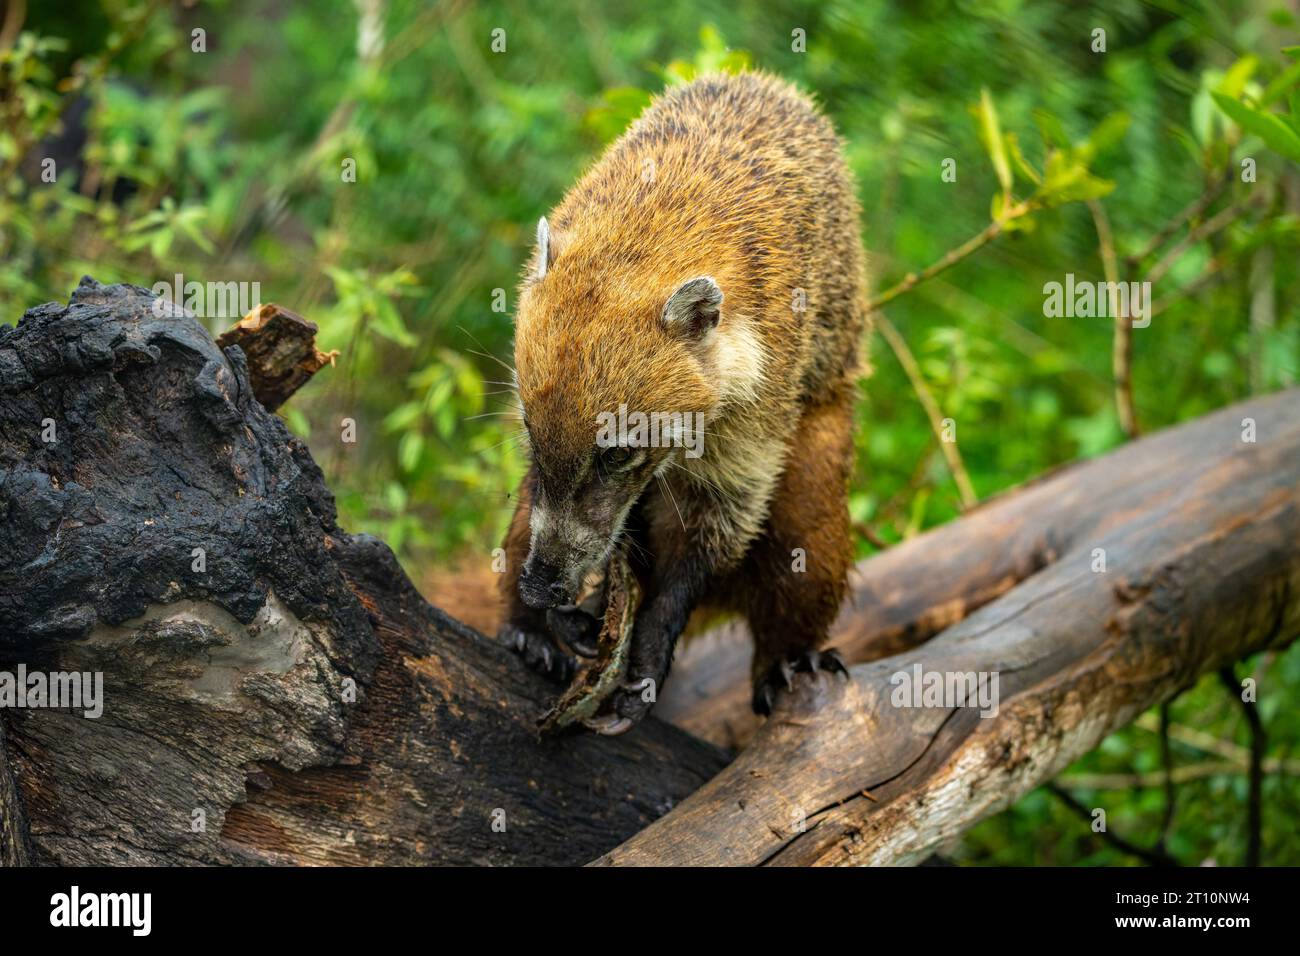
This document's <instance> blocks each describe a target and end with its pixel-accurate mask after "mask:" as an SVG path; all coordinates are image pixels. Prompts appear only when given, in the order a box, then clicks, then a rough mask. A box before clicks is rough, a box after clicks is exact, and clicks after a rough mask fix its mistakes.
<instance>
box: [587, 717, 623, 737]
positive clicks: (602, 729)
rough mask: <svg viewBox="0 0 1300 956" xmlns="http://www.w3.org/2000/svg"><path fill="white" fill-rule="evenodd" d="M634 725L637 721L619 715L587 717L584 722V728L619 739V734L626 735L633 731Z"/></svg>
mask: <svg viewBox="0 0 1300 956" xmlns="http://www.w3.org/2000/svg"><path fill="white" fill-rule="evenodd" d="M634 723H636V721H634V720H632V719H631V718H629V717H620V716H619V715H618V714H602V715H601V716H599V717H587V718H586V719H584V720H583V722H582V726H584V727H586V728H587V729H588V730H594V731H595V732H596V733H598V734H601V735H603V736H605V737H617V736H618V735H619V734H625V733H627V732H628V731H629V730H631V729H632V725H633V724H634Z"/></svg>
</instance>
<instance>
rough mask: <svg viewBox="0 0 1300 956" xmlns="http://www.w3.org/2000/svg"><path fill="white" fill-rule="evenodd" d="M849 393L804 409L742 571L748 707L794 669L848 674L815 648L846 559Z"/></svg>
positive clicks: (836, 600) (849, 546)
mask: <svg viewBox="0 0 1300 956" xmlns="http://www.w3.org/2000/svg"><path fill="white" fill-rule="evenodd" d="M852 394H853V392H852V387H851V386H850V385H847V384H846V385H845V386H843V387H842V388H841V389H840V390H839V392H838V394H837V395H836V399H835V401H833V402H831V403H828V404H821V405H815V406H812V407H810V408H808V409H807V410H806V411H805V412H804V415H803V417H802V419H801V420H800V422H799V428H798V432H797V433H796V436H795V444H794V447H793V449H792V452H791V456H790V458H789V460H788V461H787V463H786V468H785V473H784V475H783V476H782V478H781V482H780V484H779V485H778V487H777V490H776V494H775V495H774V496H773V498H772V502H771V506H770V509H769V513H768V520H767V526H766V528H765V529H764V532H763V534H762V535H761V536H760V537H759V538H758V539H757V540H756V541H755V542H754V543H753V545H752V546H751V548H750V550H749V553H748V555H747V556H746V560H745V562H744V563H743V564H742V567H741V569H740V570H741V573H743V574H745V575H746V576H747V580H741V581H738V582H737V585H738V587H737V589H736V590H737V592H738V594H739V596H740V598H741V600H740V603H741V605H742V609H743V611H744V613H745V616H746V617H747V618H748V620H749V627H750V631H751V633H752V634H753V637H754V660H753V666H752V675H751V676H752V679H753V687H754V696H753V707H754V711H755V712H756V713H760V714H767V713H770V712H771V709H772V702H773V700H774V699H775V697H776V695H777V694H778V693H779V692H780V691H781V690H783V689H788V688H789V687H790V686H791V684H792V681H793V677H794V674H795V673H797V672H799V671H813V672H816V671H818V670H826V671H838V672H840V673H845V674H847V671H846V670H845V668H844V664H843V663H842V662H841V661H840V658H839V656H838V655H837V654H836V653H835V652H834V651H833V650H822V651H819V648H821V647H822V645H823V644H825V642H826V639H827V637H828V635H829V633H830V627H831V625H832V624H833V623H834V621H835V617H836V615H837V614H838V613H839V608H840V604H841V602H842V601H843V600H844V595H845V592H846V590H847V588H848V573H849V567H850V565H851V564H852V562H853V539H852V536H851V534H850V531H849V514H848V481H849V475H850V472H851V469H852V462H853V403H852Z"/></svg>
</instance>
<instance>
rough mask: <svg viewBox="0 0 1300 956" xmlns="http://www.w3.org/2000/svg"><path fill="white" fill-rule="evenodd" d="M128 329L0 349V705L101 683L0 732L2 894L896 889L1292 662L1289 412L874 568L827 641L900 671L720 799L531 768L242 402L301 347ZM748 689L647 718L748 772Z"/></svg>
mask: <svg viewBox="0 0 1300 956" xmlns="http://www.w3.org/2000/svg"><path fill="white" fill-rule="evenodd" d="M151 305H152V297H151V296H150V295H149V293H148V292H146V291H145V290H141V289H134V288H131V287H126V286H113V287H104V286H99V285H98V284H96V283H94V282H92V281H89V280H87V281H85V282H83V284H82V286H81V287H80V288H79V289H78V290H77V293H76V294H75V295H74V297H73V300H72V302H71V303H70V305H69V306H68V307H66V308H65V307H63V306H58V305H50V306H42V307H40V308H38V309H34V310H31V311H30V312H29V313H28V315H27V317H25V319H24V321H23V322H22V323H21V324H20V326H19V328H18V329H16V330H10V329H7V328H4V327H0V517H2V518H3V522H4V523H3V525H0V670H3V669H4V668H6V667H12V666H16V665H17V664H19V663H22V664H24V665H25V666H27V667H29V668H31V669H40V668H43V669H44V670H45V671H46V672H59V671H63V672H71V671H77V672H81V671H84V672H88V673H92V674H93V673H95V672H98V673H101V674H102V675H103V679H104V685H105V691H104V700H103V704H104V713H103V716H102V717H99V718H98V719H86V718H84V717H82V716H80V715H79V714H77V713H75V712H73V711H71V710H70V709H68V708H63V709H61V710H60V709H45V708H25V709H17V710H14V709H5V710H2V711H0V861H3V862H10V863H13V862H18V863H22V862H29V861H30V862H40V863H50V862H55V863H58V862H65V863H111V862H143V863H175V862H205V863H221V862H272V863H326V862H331V863H420V862H433V863H514V862H530V863H571V862H582V861H587V860H591V859H593V858H596V857H597V856H599V855H600V854H603V853H606V851H610V852H609V853H608V854H607V855H606V856H604V857H603V858H602V861H603V862H629V863H636V862H730V863H757V862H782V863H792V862H801V863H802V862H862V861H874V862H908V861H912V860H915V859H918V858H920V857H922V856H924V855H925V854H926V853H927V852H928V849H929V848H930V847H932V846H934V845H935V843H937V842H939V841H941V840H943V839H946V838H947V837H948V836H950V835H953V834H955V833H958V832H960V830H961V829H962V828H963V827H964V826H966V825H968V824H969V823H970V822H972V821H973V820H975V819H977V818H979V817H980V816H984V815H987V814H989V813H992V812H994V810H996V809H997V808H999V807H1000V806H1003V805H1005V804H1006V803H1008V802H1010V801H1011V800H1012V799H1014V797H1015V796H1016V795H1018V794H1019V793H1020V792H1023V791H1024V790H1025V789H1028V788H1029V787H1032V786H1034V785H1037V784H1039V783H1042V782H1043V781H1045V780H1047V779H1050V777H1051V775H1052V774H1054V773H1055V772H1056V771H1057V770H1058V769H1059V768H1060V767H1061V766H1063V765H1064V764H1065V763H1067V762H1068V761H1069V760H1070V759H1072V757H1073V755H1075V754H1077V753H1081V752H1083V751H1084V750H1086V749H1087V748H1088V747H1090V746H1092V745H1093V744H1094V743H1095V742H1096V741H1097V740H1099V739H1100V737H1101V736H1103V735H1104V734H1105V733H1107V732H1109V730H1110V729H1113V728H1115V727H1118V726H1121V725H1122V724H1123V723H1124V722H1126V721H1127V720H1129V719H1131V718H1132V717H1133V716H1134V715H1135V714H1136V713H1137V712H1138V711H1140V710H1141V709H1143V708H1145V707H1146V706H1149V705H1150V704H1151V703H1154V702H1156V701H1158V700H1161V699H1164V698H1166V697H1168V696H1169V695H1171V694H1173V693H1175V692H1177V690H1179V689H1181V688H1182V687H1185V686H1187V685H1188V684H1189V683H1190V682H1191V681H1192V680H1194V679H1195V677H1196V675H1197V674H1199V673H1202V672H1204V671H1206V670H1208V669H1210V668H1213V667H1216V666H1219V665H1220V664H1221V663H1223V662H1225V661H1230V660H1232V659H1234V658H1235V657H1237V656H1240V655H1241V654H1245V653H1249V652H1251V651H1253V650H1256V649H1259V648H1261V647H1265V646H1275V645H1277V644H1279V643H1280V642H1282V641H1284V640H1286V639H1287V638H1288V637H1290V636H1292V635H1293V634H1294V631H1295V629H1296V624H1297V608H1296V605H1297V595H1298V594H1300V589H1297V588H1296V587H1295V584H1296V583H1297V581H1296V577H1297V565H1298V563H1300V559H1298V558H1297V554H1296V550H1297V547H1298V545H1297V541H1298V540H1300V535H1298V534H1297V532H1298V531H1300V527H1297V485H1300V474H1298V470H1300V433H1298V431H1297V429H1300V424H1298V422H1300V414H1297V410H1298V404H1300V393H1297V392H1290V393H1286V394H1283V395H1278V396H1273V397H1270V398H1267V399H1259V400H1256V401H1253V402H1250V403H1246V404H1244V405H1241V406H1237V407H1236V408H1233V409H1229V410H1225V411H1223V412H1220V413H1217V414H1216V415H1212V416H1209V417H1207V418H1206V419H1204V420H1202V421H1199V422H1195V423H1192V424H1189V425H1187V426H1183V427H1182V428H1180V429H1175V430H1171V431H1170V432H1167V433H1164V434H1161V435H1157V436H1154V437H1152V438H1150V439H1146V440H1144V441H1143V442H1139V443H1136V444H1134V445H1132V446H1129V447H1127V448H1125V449H1122V450H1120V451H1118V452H1116V453H1114V454H1112V455H1110V456H1107V457H1106V458H1105V459H1102V460H1100V461H1098V462H1092V463H1086V464H1082V465H1079V466H1075V467H1073V468H1070V469H1067V470H1065V471H1063V472H1060V473H1058V474H1056V475H1053V476H1051V477H1049V478H1047V479H1045V480H1043V481H1040V482H1037V483H1034V484H1032V485H1030V486H1028V487H1027V488H1025V489H1023V490H1019V491H1017V492H1014V493H1012V494H1009V495H1007V496H1004V497H1003V498H1001V499H998V500H996V501H994V502H992V503H990V504H988V505H986V506H984V507H983V508H980V509H978V510H976V511H975V512H974V513H973V514H971V515H969V516H967V517H964V518H963V519H962V520H960V521H958V522H954V523H953V524H952V525H950V526H948V527H946V528H943V529H939V530H938V531H936V532H932V533H931V534H929V535H926V536H922V537H921V538H918V539H916V540H915V541H913V542H909V543H907V544H904V545H900V546H899V547H897V548H895V549H891V550H890V551H888V552H886V553H885V554H883V555H881V556H878V557H876V558H873V559H871V560H870V561H868V562H865V563H864V564H863V565H862V566H861V567H860V569H859V574H858V577H857V579H856V583H855V599H856V606H855V607H854V608H853V609H852V610H846V612H845V615H844V617H843V618H842V620H841V624H840V635H841V640H840V644H841V646H843V647H844V648H845V649H846V650H847V652H848V656H849V657H850V659H851V660H855V661H859V662H862V661H869V660H871V659H872V658H873V657H879V656H880V655H881V654H887V653H898V652H905V653H903V654H902V656H900V657H897V658H894V659H893V660H892V661H876V662H875V663H866V664H863V663H859V664H858V666H855V667H854V668H853V679H852V682H851V683H846V682H844V681H843V679H842V678H835V679H833V680H830V679H825V680H823V681H821V682H820V683H815V684H804V685H800V686H799V687H798V689H797V693H795V694H793V695H790V696H789V697H787V698H786V699H785V700H784V702H783V703H782V704H781V705H780V707H779V709H778V712H777V715H776V716H775V718H774V719H773V720H772V721H770V722H769V723H768V724H767V725H766V726H764V727H763V728H762V730H761V731H760V732H759V734H758V735H757V736H756V737H755V738H754V740H753V743H752V745H751V746H750V747H749V748H748V749H747V750H746V751H745V752H744V753H742V755H741V756H740V757H739V759H737V760H736V761H735V762H734V763H733V764H732V765H731V766H730V767H727V768H726V769H725V770H723V767H724V766H725V764H726V761H727V757H728V755H727V754H726V753H724V752H723V751H721V750H719V749H718V748H717V747H715V746H712V745H711V744H709V743H705V742H703V741H701V740H699V739H696V738H695V737H693V736H691V735H689V734H687V733H685V732H683V731H681V730H679V729H676V728H674V727H671V726H668V725H667V724H665V723H663V722H660V721H658V720H651V721H648V722H647V723H646V724H644V725H643V726H641V727H639V728H637V729H636V730H635V731H633V732H632V733H631V734H629V735H627V736H625V737H622V738H616V739H606V738H597V737H594V736H589V735H578V736H570V737H565V738H562V739H560V740H556V741H552V742H541V741H539V740H538V738H537V736H536V733H535V728H534V721H535V719H536V717H537V716H538V715H540V713H541V712H542V711H543V710H544V709H545V705H546V703H547V702H548V701H549V699H550V698H551V697H552V696H553V695H554V689H553V688H550V687H549V686H547V685H546V684H545V683H544V682H542V681H541V680H540V678H536V677H535V676H534V675H532V674H531V673H529V672H527V670H526V669H525V668H524V667H523V666H522V664H521V663H520V662H519V661H518V660H517V659H516V658H515V657H514V656H513V655H511V654H509V653H507V652H506V651H504V650H503V649H501V648H499V647H497V646H496V645H495V644H494V643H493V642H492V641H490V640H488V639H486V638H484V637H482V636H481V635H479V634H477V633H476V632H474V631H472V630H471V629H469V628H466V627H464V626H463V625H461V624H459V623H458V622H456V621H455V620H453V619H451V618H449V617H447V616H446V615H445V614H443V613H442V612H440V611H438V610H437V609H436V608H433V607H431V606H429V605H428V604H427V603H426V602H424V601H423V600H422V599H421V598H420V597H419V595H417V594H416V593H415V591H414V590H413V589H412V588H411V586H410V584H409V582H408V581H407V579H406V577H405V575H404V574H403V573H402V571H401V569H400V568H399V567H398V566H397V564H396V561H395V560H394V559H393V557H392V555H391V553H390V552H389V551H388V549H387V548H386V547H385V546H384V545H383V544H382V543H381V542H378V541H376V540H375V539H373V538H369V537H366V536H361V535H358V536H353V535H349V534H347V533H345V532H343V531H342V530H340V529H339V528H338V527H337V525H336V523H335V516H334V508H333V502H332V499H331V498H330V496H329V493H328V491H327V489H326V488H325V487H324V484H323V481H322V479H321V475H320V473H319V470H318V469H317V468H316V466H315V464H314V463H313V462H312V460H311V457H310V455H309V454H308V452H307V450H306V448H305V447H304V446H303V445H302V443H301V442H299V441H298V440H297V439H295V438H293V437H292V436H291V435H290V434H289V433H288V432H287V431H286V430H285V429H284V427H283V424H282V423H281V422H280V420H279V419H277V418H275V417H274V416H272V415H270V414H268V413H267V412H266V410H265V409H264V408H263V406H262V404H260V403H259V402H258V401H256V400H254V394H256V395H257V396H258V397H261V396H262V395H263V394H265V395H266V396H267V400H268V401H273V402H274V401H278V400H281V399H282V395H283V390H284V384H283V383H284V382H285V381H286V379H285V377H284V375H283V373H284V372H285V370H295V371H293V372H292V375H293V378H294V380H295V381H297V382H299V383H300V381H301V380H305V376H304V374H303V372H302V371H301V369H303V368H304V366H303V365H301V364H300V362H299V361H298V360H288V361H286V356H288V355H296V356H299V357H301V358H302V359H306V360H307V362H308V364H311V363H312V362H316V363H317V364H319V363H318V359H317V358H316V356H317V353H315V351H314V348H313V347H311V343H309V342H304V340H303V339H302V337H301V336H299V335H298V334H297V332H296V331H295V330H296V329H298V326H297V325H296V324H295V325H294V326H292V327H285V328H282V329H281V331H282V332H283V331H286V329H287V331H288V332H291V333H292V334H291V335H290V336H289V338H290V339H291V340H292V346H293V347H292V349H287V350H286V349H283V348H279V347H272V346H273V343H271V344H268V343H267V342H265V341H263V342H258V343H257V344H256V345H254V344H253V342H256V340H255V339H254V340H253V342H250V341H247V340H246V341H245V344H248V345H249V350H250V353H251V354H253V355H254V356H258V357H260V358H259V359H258V360H257V362H255V363H254V364H252V366H251V367H250V363H249V361H248V359H247V358H246V354H245V352H244V351H243V348H242V347H238V348H236V347H231V348H228V349H226V350H224V351H222V350H220V349H218V348H217V347H216V346H215V345H214V344H213V343H212V341H211V339H210V338H208V336H207V335H206V333H205V332H204V331H203V330H202V329H201V327H200V326H199V325H198V323H197V322H195V321H194V320H192V319H190V318H187V317H184V316H180V317H176V316H165V317H161V318H160V317H157V316H155V315H154V314H153V313H152V310H151ZM263 325H265V326H266V328H267V329H268V331H267V332H266V333H264V334H268V335H269V334H271V331H270V330H271V328H272V324H271V323H263ZM250 331H251V334H256V333H257V330H250ZM308 356H310V358H308ZM262 362H264V363H265V364H259V363H262ZM306 374H310V372H309V371H308V372H306ZM265 389H269V391H264V390H265ZM1246 416H1250V417H1254V418H1255V419H1256V420H1257V432H1258V439H1259V440H1258V443H1256V444H1242V443H1241V442H1240V440H1239V436H1240V419H1241V418H1242V417H1246ZM1095 547H1102V548H1105V549H1106V555H1107V562H1108V563H1107V570H1106V571H1105V572H1098V573H1094V572H1093V571H1092V570H1091V567H1092V566H1091V564H1089V560H1090V559H1091V558H1092V551H1091V549H1092V548H1095ZM977 608H979V609H980V610H978V611H977V610H976V609H977ZM971 612H975V613H973V614H972V613H971ZM949 625H955V626H952V627H948V626H949ZM945 627H948V629H947V630H943V629H944V628H945ZM940 632H942V633H940ZM936 634H938V636H937V637H936V636H934V635H936ZM927 638H932V639H931V640H929V642H928V643H925V644H924V646H921V647H920V648H919V649H917V650H911V651H908V649H909V648H915V647H916V646H917V645H919V644H921V643H922V642H923V641H925V640H926V639H927ZM747 654H748V647H747V644H746V643H741V642H740V641H739V640H737V637H736V634H735V632H734V631H732V632H731V637H730V638H728V637H727V636H725V635H724V636H723V637H721V638H719V637H714V638H713V639H710V640H706V641H704V642H702V643H700V644H697V645H695V646H693V647H691V648H688V650H687V652H686V653H685V654H684V655H683V659H682V660H681V661H679V663H678V664H677V665H676V666H675V667H674V673H673V677H672V679H671V680H670V681H669V684H668V688H667V694H666V696H665V698H664V700H663V701H661V703H660V705H659V707H658V708H657V711H656V713H657V715H658V716H659V717H661V718H662V717H671V718H673V719H674V720H676V721H677V722H679V723H680V724H681V725H682V726H684V727H687V728H690V729H692V730H693V731H696V732H697V733H699V734H700V735H701V736H704V737H708V738H710V739H712V740H716V741H720V742H733V743H734V742H739V741H743V740H746V739H748V737H749V736H750V735H751V734H752V733H753V730H754V727H755V726H756V725H755V723H754V722H753V719H752V717H750V716H749V715H748V711H747V705H746V704H745V698H744V695H745V693H746V692H745V690H744V687H745V681H746V674H747V667H746V666H745V659H746V657H747ZM915 662H921V663H922V664H923V666H924V667H925V668H926V669H927V670H931V669H935V670H939V671H943V672H952V671H957V670H970V671H983V672H990V671H996V672H997V673H998V675H999V680H1000V691H1001V694H1000V709H999V712H998V715H997V716H996V717H991V718H989V719H979V718H978V717H976V716H974V713H973V711H971V710H968V709H962V708H944V707H937V708H936V707H928V708H927V707H921V708H903V707H895V706H891V705H890V703H889V692H890V690H891V689H892V688H891V687H890V684H889V677H890V676H891V675H892V674H893V673H895V672H896V671H897V670H899V669H900V668H901V667H902V666H903V665H910V664H912V663H915ZM719 771H721V772H720V773H719ZM710 778H713V779H712V780H711V782H709V783H708V784H707V785H706V786H703V787H701V784H704V783H705V781H708V780H710ZM142 780H143V781H144V782H145V783H146V784H147V785H145V786H142V785H141V783H142ZM692 791H697V792H696V793H695V795H694V796H691V797H689V798H688V799H685V801H684V802H683V798H685V797H686V796H687V795H688V794H690V793H691V792H692ZM864 791H865V792H868V793H870V797H866V796H862V795H861V794H862V793H863V792H864ZM678 804H680V805H678ZM674 807H676V809H673V808H674ZM665 813H667V816H663V815H664V814H665ZM661 816H662V817H663V818H662V819H660V820H658V822H652V821H654V820H656V818H658V817H661ZM638 831H639V832H638ZM629 838H630V839H629ZM621 841H627V842H625V843H623V845H622V846H618V847H617V849H612V850H611V848H614V847H616V846H617V845H618V844H620V842H621Z"/></svg>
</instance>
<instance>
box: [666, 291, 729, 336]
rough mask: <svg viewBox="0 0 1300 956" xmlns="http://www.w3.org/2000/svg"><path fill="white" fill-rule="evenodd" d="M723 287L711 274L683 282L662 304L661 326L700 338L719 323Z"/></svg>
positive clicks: (676, 332) (683, 334) (682, 334)
mask: <svg viewBox="0 0 1300 956" xmlns="http://www.w3.org/2000/svg"><path fill="white" fill-rule="evenodd" d="M721 309H722V290H721V289H720V288H718V284H717V283H716V282H714V281H713V277H712V276H698V277H697V278H694V279H689V280H687V281H686V282H683V283H682V284H681V286H680V287H679V288H678V289H677V291H676V292H674V293H673V294H672V295H671V296H669V297H668V301H667V302H665V303H664V311H663V316H662V319H663V323H664V328H666V329H667V330H668V331H669V332H672V333H673V334H674V335H679V336H681V337H682V338H685V339H690V340H696V339H699V338H702V337H703V336H704V335H705V334H706V333H707V332H708V331H709V330H710V329H712V328H713V327H714V326H716V325H717V324H718V318H719V316H720V315H721Z"/></svg>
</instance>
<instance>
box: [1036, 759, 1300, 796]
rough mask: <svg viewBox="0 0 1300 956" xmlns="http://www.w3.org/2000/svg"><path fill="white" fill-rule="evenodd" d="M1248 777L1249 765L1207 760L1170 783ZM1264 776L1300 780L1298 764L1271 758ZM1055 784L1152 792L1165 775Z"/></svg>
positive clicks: (1081, 777)
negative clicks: (1272, 775)
mask: <svg viewBox="0 0 1300 956" xmlns="http://www.w3.org/2000/svg"><path fill="white" fill-rule="evenodd" d="M1246 773H1250V765H1249V764H1245V763H1237V762H1236V761H1233V760H1207V761H1205V762H1204V763H1191V764H1184V765H1183V766H1181V767H1175V768H1174V771H1173V774H1172V776H1173V779H1174V783H1175V784H1184V783H1194V782H1195V781H1197V780H1208V779H1210V778H1211V777H1235V776H1237V775H1238V774H1246ZM1264 773H1265V774H1266V775H1268V774H1283V775H1285V776H1288V777H1300V760H1279V759H1277V758H1270V759H1268V760H1265V761H1264ZM1056 782H1057V784H1059V785H1060V786H1062V787H1065V788H1066V789H1067V790H1153V789H1155V788H1156V787H1163V786H1164V785H1165V772H1164V771H1163V770H1151V771H1147V772H1145V773H1072V774H1070V775H1069V776H1065V777H1057V778H1056Z"/></svg>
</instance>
